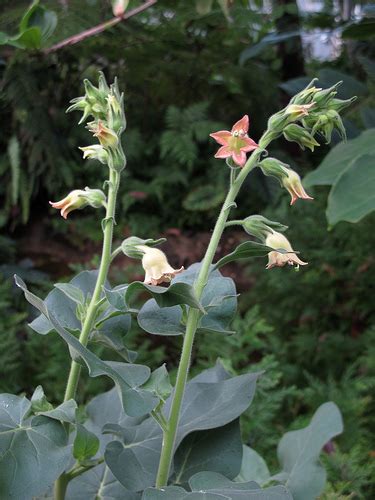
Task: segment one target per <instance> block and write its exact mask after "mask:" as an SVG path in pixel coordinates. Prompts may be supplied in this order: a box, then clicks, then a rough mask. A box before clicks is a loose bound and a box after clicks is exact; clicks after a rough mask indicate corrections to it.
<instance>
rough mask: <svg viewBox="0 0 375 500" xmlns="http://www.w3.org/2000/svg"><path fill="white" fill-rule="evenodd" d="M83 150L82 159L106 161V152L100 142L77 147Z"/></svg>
mask: <svg viewBox="0 0 375 500" xmlns="http://www.w3.org/2000/svg"><path fill="white" fill-rule="evenodd" d="M79 149H80V150H81V151H83V159H86V158H88V159H90V160H99V161H100V162H101V163H108V153H107V151H106V150H105V149H104V148H103V146H101V145H100V144H92V145H91V146H84V147H82V148H79Z"/></svg>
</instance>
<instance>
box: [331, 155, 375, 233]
mask: <svg viewBox="0 0 375 500" xmlns="http://www.w3.org/2000/svg"><path fill="white" fill-rule="evenodd" d="M373 210H375V154H374V155H372V156H370V155H363V156H360V157H359V158H357V159H356V160H354V161H353V162H352V163H351V164H349V166H348V168H347V169H346V170H344V172H343V173H342V174H341V175H340V176H339V177H338V179H337V180H336V183H335V184H334V186H333V187H332V189H331V192H330V193H329V197H328V205H327V219H328V222H329V224H330V225H331V226H333V225H334V224H337V222H340V221H347V222H358V221H360V220H361V219H363V217H365V216H366V215H367V214H369V213H370V212H372V211H373Z"/></svg>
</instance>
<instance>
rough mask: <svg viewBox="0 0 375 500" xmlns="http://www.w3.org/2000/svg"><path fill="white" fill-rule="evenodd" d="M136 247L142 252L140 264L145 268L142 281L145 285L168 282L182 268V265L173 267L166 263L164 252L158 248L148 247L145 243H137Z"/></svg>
mask: <svg viewBox="0 0 375 500" xmlns="http://www.w3.org/2000/svg"><path fill="white" fill-rule="evenodd" d="M136 248H138V250H140V251H141V252H142V253H143V257H142V266H143V269H144V270H145V279H144V283H146V285H160V283H164V282H166V283H169V282H170V281H171V279H172V278H174V277H175V276H176V274H179V273H181V272H182V271H183V270H184V268H183V267H180V269H173V267H172V266H171V265H170V264H169V263H168V260H167V257H166V255H165V253H164V252H162V251H161V250H159V249H158V248H152V247H148V246H147V245H137V246H136Z"/></svg>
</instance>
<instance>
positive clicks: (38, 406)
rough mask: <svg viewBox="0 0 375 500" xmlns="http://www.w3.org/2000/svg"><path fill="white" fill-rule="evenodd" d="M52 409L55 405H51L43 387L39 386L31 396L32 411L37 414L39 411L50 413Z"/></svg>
mask: <svg viewBox="0 0 375 500" xmlns="http://www.w3.org/2000/svg"><path fill="white" fill-rule="evenodd" d="M52 409H53V405H51V403H50V402H49V401H48V400H47V397H46V395H45V394H44V391H43V387H42V386H41V385H38V387H37V388H36V389H35V391H34V393H33V395H32V396H31V411H32V412H34V413H37V412H39V411H49V410H52Z"/></svg>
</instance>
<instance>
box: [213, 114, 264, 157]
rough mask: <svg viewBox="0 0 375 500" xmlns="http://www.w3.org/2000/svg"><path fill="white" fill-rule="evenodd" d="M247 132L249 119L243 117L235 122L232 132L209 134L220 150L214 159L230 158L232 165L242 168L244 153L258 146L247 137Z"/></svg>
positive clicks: (221, 131)
mask: <svg viewBox="0 0 375 500" xmlns="http://www.w3.org/2000/svg"><path fill="white" fill-rule="evenodd" d="M248 130H249V117H248V116H247V115H245V116H244V117H242V118H241V120H239V121H238V122H236V123H235V124H234V125H233V127H232V130H231V131H230V132H229V131H228V130H220V131H219V132H214V133H213V134H210V137H212V138H213V139H215V141H216V142H217V143H219V144H220V145H221V148H220V149H219V150H218V152H217V153H216V154H215V158H230V157H232V159H233V161H234V163H236V164H237V165H239V166H240V167H243V166H244V165H245V163H246V153H250V151H254V149H256V148H257V147H258V144H257V143H256V142H255V141H253V140H252V139H250V137H249V136H248V135H247V132H248Z"/></svg>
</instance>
